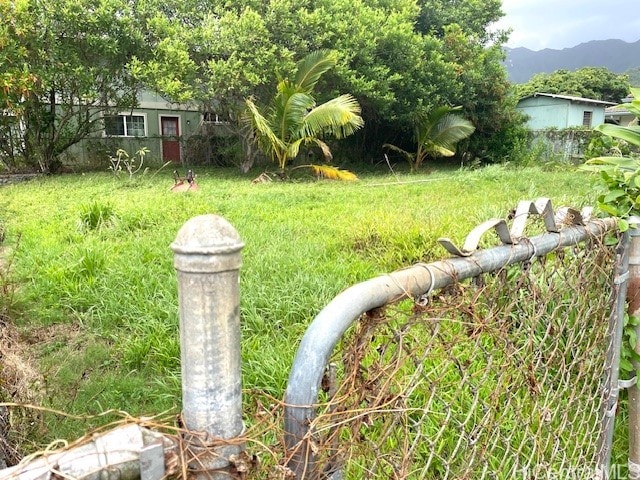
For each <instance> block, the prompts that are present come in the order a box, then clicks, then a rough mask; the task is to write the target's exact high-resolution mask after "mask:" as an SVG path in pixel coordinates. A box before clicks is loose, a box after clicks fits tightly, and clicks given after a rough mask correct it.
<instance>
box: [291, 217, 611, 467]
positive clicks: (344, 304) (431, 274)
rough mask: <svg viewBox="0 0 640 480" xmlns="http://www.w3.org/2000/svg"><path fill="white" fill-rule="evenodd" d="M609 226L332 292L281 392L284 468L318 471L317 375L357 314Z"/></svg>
mask: <svg viewBox="0 0 640 480" xmlns="http://www.w3.org/2000/svg"><path fill="white" fill-rule="evenodd" d="M615 228H616V220H615V219H612V218H609V219H603V220H594V221H590V222H587V223H586V224H585V225H584V226H571V227H566V228H563V229H561V230H560V231H559V232H558V233H546V234H544V235H539V236H536V237H532V238H530V239H528V238H521V239H519V241H518V243H516V244H513V245H503V246H498V247H495V248H491V249H486V250H479V251H477V252H476V253H474V254H473V255H470V256H466V257H460V258H451V259H448V260H444V261H439V262H434V263H431V264H428V265H427V264H417V265H414V266H412V267H410V268H406V269H403V270H399V271H396V272H393V273H391V274H388V275H383V276H380V277H377V278H374V279H371V280H368V281H365V282H363V283H360V284H357V285H355V286H353V287H350V288H348V289H346V290H345V291H343V292H342V293H340V294H339V295H338V296H336V297H335V298H334V300H333V301H331V302H330V303H329V304H328V305H327V306H326V307H325V308H324V309H323V310H322V311H321V312H320V313H319V314H318V315H317V316H316V318H315V319H314V321H313V322H312V324H311V325H310V326H309V328H308V329H307V331H306V333H305V335H304V336H303V338H302V341H301V343H300V346H299V348H298V350H297V352H296V355H295V359H294V364H293V366H292V369H291V373H290V375H289V381H288V384H287V389H286V393H285V399H284V400H285V412H284V415H285V419H284V423H285V425H284V426H285V442H286V447H287V450H288V452H289V453H288V458H289V461H288V467H289V468H290V469H291V470H293V471H294V472H295V475H296V478H297V479H302V478H316V477H317V475H318V473H317V472H315V468H314V453H313V448H312V439H311V433H312V432H311V431H310V428H311V427H310V425H311V422H312V420H313V419H314V418H315V414H316V413H315V405H316V404H317V403H318V393H319V391H320V385H321V381H322V377H323V374H324V371H325V367H326V365H327V363H328V361H329V359H330V356H331V354H332V352H333V350H334V348H335V346H336V345H337V343H338V342H339V341H340V339H341V337H342V336H343V334H344V333H345V332H346V331H347V329H348V328H349V327H350V326H351V325H353V324H354V323H355V322H356V320H358V318H359V317H360V316H361V315H362V314H364V313H366V312H368V311H370V310H373V309H375V308H378V307H381V306H384V305H386V304H388V303H392V302H395V301H398V300H401V299H403V298H411V297H419V296H422V295H425V294H429V293H430V292H431V291H433V290H436V289H440V288H443V287H446V286H448V285H451V284H453V283H454V282H456V281H458V280H464V279H467V278H473V277H476V276H478V275H481V274H483V273H488V272H492V271H496V270H499V269H501V268H502V267H505V266H508V265H511V264H514V263H519V262H524V261H527V260H529V259H532V258H534V257H536V256H542V255H545V254H547V253H549V252H551V251H553V250H556V249H559V248H563V247H568V246H572V245H576V244H579V243H580V242H583V241H585V240H587V239H589V238H592V237H594V236H602V235H603V234H605V233H606V232H607V231H609V230H614V229H615Z"/></svg>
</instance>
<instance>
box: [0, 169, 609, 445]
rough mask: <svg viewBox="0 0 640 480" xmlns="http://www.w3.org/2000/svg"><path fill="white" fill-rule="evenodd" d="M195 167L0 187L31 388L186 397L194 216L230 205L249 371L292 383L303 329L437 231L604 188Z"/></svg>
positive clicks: (69, 432)
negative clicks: (125, 177) (181, 247)
mask: <svg viewBox="0 0 640 480" xmlns="http://www.w3.org/2000/svg"><path fill="white" fill-rule="evenodd" d="M197 173H198V182H199V185H200V190H199V191H197V192H188V193H180V194H177V193H172V192H170V191H169V188H170V187H171V186H172V184H173V181H172V178H171V175H170V173H168V172H160V173H159V174H158V175H156V176H155V177H153V178H141V179H138V180H136V181H135V182H133V183H130V182H128V181H120V180H117V179H115V178H114V177H113V176H112V175H110V174H108V173H93V174H84V175H80V174H74V175H64V176H54V177H45V178H41V179H37V180H33V181H30V182H27V183H22V184H16V185H11V186H7V187H2V188H1V189H0V222H1V225H2V226H3V228H4V230H5V240H4V243H3V246H4V247H5V251H4V256H5V266H6V267H7V268H8V272H7V273H6V274H5V275H4V276H3V277H2V278H1V279H2V280H3V282H4V283H5V285H4V287H5V290H11V291H13V290H15V292H14V294H13V295H12V296H10V297H9V298H7V297H4V298H3V299H2V302H3V304H0V307H1V308H0V312H2V311H9V313H10V316H11V321H12V323H13V324H15V325H16V326H17V328H18V330H19V331H20V332H21V335H22V340H23V341H24V342H25V343H26V344H28V345H29V349H28V351H29V357H30V358H29V359H30V361H31V363H32V365H34V366H35V368H36V370H37V372H38V373H39V375H40V376H39V377H34V380H33V384H32V385H31V386H30V387H31V388H32V390H33V392H34V393H33V395H34V396H33V397H32V398H31V400H32V401H33V402H38V403H39V404H41V405H43V406H46V407H49V408H53V409H58V410H61V411H64V412H66V413H68V414H73V415H94V414H99V413H101V412H104V411H106V410H109V409H116V410H122V411H126V412H129V413H130V414H132V415H135V416H138V415H154V414H159V413H161V412H166V411H173V412H178V411H179V410H180V378H179V377H180V366H179V339H178V318H177V286H176V278H175V271H174V268H173V258H172V252H171V249H170V248H169V245H170V244H171V242H172V241H173V240H174V238H175V236H176V233H177V231H178V230H179V228H180V227H181V225H182V224H183V223H184V222H185V221H186V220H188V219H189V218H191V217H193V216H195V215H199V214H203V213H214V214H218V215H221V216H223V217H224V218H226V219H227V220H228V221H229V222H230V223H231V224H232V225H234V227H235V228H236V229H237V230H238V232H239V234H240V236H241V238H242V240H243V241H244V242H245V248H244V250H243V252H242V254H243V267H242V270H241V319H242V336H243V340H242V356H243V375H244V377H243V384H244V388H245V389H248V390H250V389H259V390H260V391H263V392H266V393H268V394H271V395H273V396H274V397H276V398H282V395H283V392H284V388H285V384H286V379H287V376H288V372H289V367H290V365H291V361H292V358H293V355H294V353H295V350H296V347H297V344H298V342H299V340H300V338H301V336H302V334H303V333H304V331H305V328H306V327H307V325H308V324H309V323H310V322H311V321H312V319H313V318H314V316H315V315H316V314H317V313H318V312H319V311H320V309H321V308H322V307H323V306H324V305H325V304H327V303H328V302H329V301H330V300H331V299H332V298H333V297H334V296H335V295H336V294H337V293H339V292H340V291H341V290H343V289H345V288H346V287H348V286H350V285H353V284H354V283H358V282H360V281H364V280H367V279H369V278H371V277H373V276H376V275H379V274H382V273H385V272H390V271H393V270H396V269H399V268H402V267H405V266H408V265H411V264H413V263H415V262H418V261H426V262H430V261H435V260H438V259H441V258H445V257H446V256H447V254H446V252H445V251H444V249H442V248H441V247H440V246H439V245H438V244H437V239H438V238H439V237H442V236H446V237H449V238H451V239H453V240H454V241H457V242H461V241H462V240H463V239H464V237H465V236H466V234H467V233H468V232H469V230H470V229H471V228H473V227H474V226H476V225H477V224H479V223H480V222H482V221H485V220H488V219H489V218H494V217H498V218H506V217H507V215H508V213H509V211H510V210H511V209H513V208H515V206H516V205H517V203H518V201H520V200H532V199H535V198H537V197H542V196H544V197H549V198H551V199H552V201H553V203H554V205H555V206H556V207H559V206H564V205H567V206H568V205H570V206H575V207H581V206H584V205H589V204H594V203H595V196H596V192H595V189H596V187H594V183H593V177H589V176H588V175H586V174H585V173H582V172H577V171H576V170H575V169H574V168H572V167H566V168H563V169H553V170H545V169H541V168H533V167H531V168H517V167H509V166H490V167H486V168H482V169H478V170H463V171H451V170H449V171H444V170H443V171H438V170H436V171H433V172H432V173H430V174H429V175H426V174H425V175H404V174H403V175H398V176H395V175H389V174H386V173H384V174H367V175H364V176H362V177H361V179H360V181H357V182H344V183H340V182H333V181H314V180H304V181H302V180H299V181H292V182H272V183H265V184H252V183H251V178H253V177H248V176H240V175H239V174H237V173H236V172H235V171H231V170H222V169H202V170H198V172H197ZM496 242H497V240H496ZM9 280H11V282H12V284H11V285H14V287H11V285H9ZM9 287H11V288H9ZM41 420H42V421H41V422H36V423H35V424H34V425H32V426H31V427H30V428H31V429H32V431H31V432H29V433H30V434H31V435H32V437H31V440H34V441H36V439H37V441H39V442H42V443H47V442H48V441H50V440H52V439H54V438H68V439H73V438H75V437H76V436H78V435H81V434H83V433H84V432H85V431H86V430H87V428H89V427H90V426H92V425H96V424H99V423H102V422H104V421H105V418H97V419H91V420H74V419H70V418H65V417H64V416H61V415H52V414H46V415H44V416H43V417H42V419H41Z"/></svg>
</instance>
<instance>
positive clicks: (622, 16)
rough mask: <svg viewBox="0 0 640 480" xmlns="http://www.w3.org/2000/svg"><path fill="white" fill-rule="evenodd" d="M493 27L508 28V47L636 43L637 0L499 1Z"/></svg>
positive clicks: (638, 23)
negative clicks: (614, 40)
mask: <svg viewBox="0 0 640 480" xmlns="http://www.w3.org/2000/svg"><path fill="white" fill-rule="evenodd" d="M502 10H503V11H504V12H505V13H506V15H505V16H504V17H503V19H502V20H501V21H500V22H499V23H498V24H497V26H498V27H499V28H512V29H513V31H512V33H511V36H510V37H509V42H508V43H507V46H508V47H527V48H530V49H531V50H541V49H543V48H555V49H561V48H567V47H574V46H576V45H578V44H580V43H584V42H588V41H589V40H606V39H609V38H617V39H621V40H624V41H626V42H635V41H637V40H640V1H639V0H502Z"/></svg>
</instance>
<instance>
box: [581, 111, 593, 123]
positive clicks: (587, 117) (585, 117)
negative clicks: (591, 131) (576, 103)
mask: <svg viewBox="0 0 640 480" xmlns="http://www.w3.org/2000/svg"><path fill="white" fill-rule="evenodd" d="M592 118H593V112H590V111H587V110H585V111H584V112H582V125H583V126H584V127H590V126H591V120H592Z"/></svg>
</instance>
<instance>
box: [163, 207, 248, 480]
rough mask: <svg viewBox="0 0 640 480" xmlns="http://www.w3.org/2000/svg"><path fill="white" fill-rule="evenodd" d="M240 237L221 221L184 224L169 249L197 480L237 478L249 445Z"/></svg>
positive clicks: (186, 415)
mask: <svg viewBox="0 0 640 480" xmlns="http://www.w3.org/2000/svg"><path fill="white" fill-rule="evenodd" d="M243 246H244V244H243V242H242V241H241V240H240V237H239V235H238V233H237V231H236V230H235V229H234V228H233V226H231V224H229V223H228V222H227V221H226V220H225V219H223V218H221V217H219V216H216V215H201V216H197V217H194V218H192V219H191V220H189V221H187V222H186V223H185V224H184V225H183V226H182V228H181V229H180V230H179V232H178V234H177V236H176V239H175V241H174V242H173V243H172V244H171V248H172V250H173V252H174V266H175V268H176V270H177V276H178V301H179V315H180V350H181V353H180V356H181V362H182V366H181V368H182V420H183V423H184V426H185V427H186V429H188V430H189V431H190V432H192V433H191V434H189V435H187V436H186V437H188V438H185V440H186V441H187V442H188V443H189V449H190V451H191V454H192V455H193V456H194V459H193V460H192V461H191V462H190V464H189V467H190V469H191V470H192V471H194V472H196V478H198V479H218V478H220V479H223V478H224V479H229V478H236V476H235V474H234V471H233V470H234V468H233V465H232V462H231V461H230V460H233V458H232V456H234V455H238V454H239V453H241V452H242V451H243V449H244V445H243V444H241V443H239V442H238V441H237V440H236V441H234V439H237V438H238V437H240V435H241V434H242V432H243V430H244V424H243V421H242V381H241V370H240V289H239V279H240V276H239V270H240V266H241V263H242V260H241V254H240V251H241V250H242V247H243Z"/></svg>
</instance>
